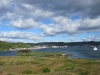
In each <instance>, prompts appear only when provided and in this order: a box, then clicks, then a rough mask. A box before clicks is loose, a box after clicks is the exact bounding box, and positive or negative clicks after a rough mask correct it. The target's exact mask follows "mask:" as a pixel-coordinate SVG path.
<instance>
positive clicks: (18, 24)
mask: <svg viewBox="0 0 100 75" xmlns="http://www.w3.org/2000/svg"><path fill="white" fill-rule="evenodd" d="M9 25H11V26H12V27H15V28H18V29H29V28H35V27H37V26H38V23H36V22H35V21H34V20H33V19H32V18H30V19H24V20H22V19H18V20H12V21H11V22H10V24H9Z"/></svg>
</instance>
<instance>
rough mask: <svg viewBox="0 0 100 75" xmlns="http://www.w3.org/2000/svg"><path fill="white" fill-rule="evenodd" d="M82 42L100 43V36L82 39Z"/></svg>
mask: <svg viewBox="0 0 100 75" xmlns="http://www.w3.org/2000/svg"><path fill="white" fill-rule="evenodd" d="M81 41H100V36H99V35H92V36H88V37H86V38H83V39H81Z"/></svg>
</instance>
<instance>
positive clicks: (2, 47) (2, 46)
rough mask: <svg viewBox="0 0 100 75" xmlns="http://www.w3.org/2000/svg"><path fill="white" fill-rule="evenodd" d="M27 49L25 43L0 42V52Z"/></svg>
mask: <svg viewBox="0 0 100 75" xmlns="http://www.w3.org/2000/svg"><path fill="white" fill-rule="evenodd" d="M27 47H29V45H28V44H25V43H9V42H3V41H0V51H4V50H9V49H10V48H11V49H15V48H27Z"/></svg>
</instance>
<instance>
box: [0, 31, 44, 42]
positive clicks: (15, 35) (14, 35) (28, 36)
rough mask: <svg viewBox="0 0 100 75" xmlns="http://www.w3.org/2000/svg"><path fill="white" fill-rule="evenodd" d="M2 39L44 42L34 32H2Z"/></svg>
mask: <svg viewBox="0 0 100 75" xmlns="http://www.w3.org/2000/svg"><path fill="white" fill-rule="evenodd" d="M0 38H8V39H23V40H33V41H41V40H42V37H39V36H37V35H35V34H34V33H32V32H18V31H10V32H1V33H0Z"/></svg>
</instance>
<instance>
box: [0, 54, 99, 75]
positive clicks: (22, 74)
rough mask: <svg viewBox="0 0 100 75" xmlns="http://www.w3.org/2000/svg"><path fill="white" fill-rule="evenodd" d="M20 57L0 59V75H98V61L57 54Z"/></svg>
mask: <svg viewBox="0 0 100 75" xmlns="http://www.w3.org/2000/svg"><path fill="white" fill-rule="evenodd" d="M39 54H40V55H41V56H42V57H41V56H39ZM45 54H46V56H47V55H51V56H49V57H44V56H45ZM20 55H21V54H20ZM20 55H19V56H12V57H0V75H100V61H99V60H89V59H68V58H65V57H62V56H60V55H59V54H58V53H42V54H41V53H35V55H33V54H32V55H31V56H29V55H28V56H27V55H25V54H24V55H21V56H20ZM43 55H44V56H43Z"/></svg>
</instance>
